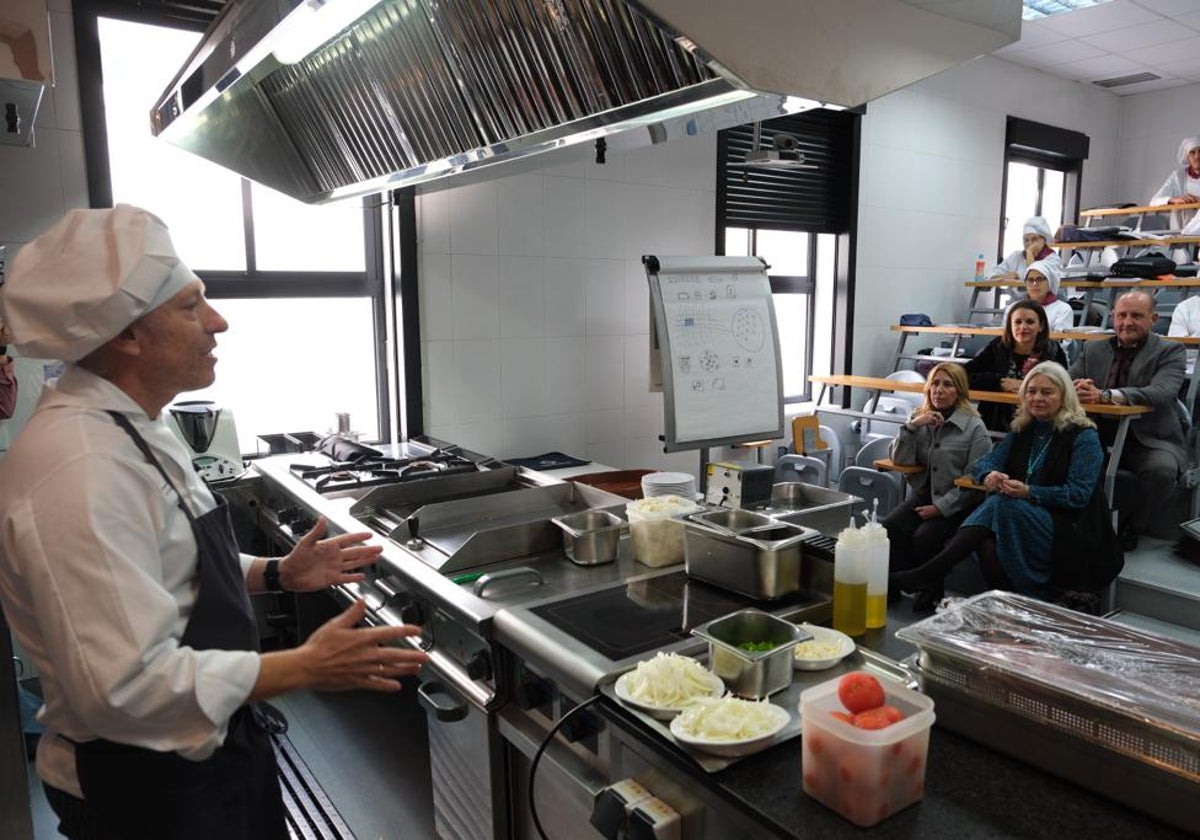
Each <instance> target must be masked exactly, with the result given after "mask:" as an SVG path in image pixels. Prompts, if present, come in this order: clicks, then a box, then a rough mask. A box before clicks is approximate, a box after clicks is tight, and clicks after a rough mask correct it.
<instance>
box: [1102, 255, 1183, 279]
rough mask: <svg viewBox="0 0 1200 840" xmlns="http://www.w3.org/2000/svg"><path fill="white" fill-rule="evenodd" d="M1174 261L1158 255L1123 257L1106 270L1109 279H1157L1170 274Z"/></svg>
mask: <svg viewBox="0 0 1200 840" xmlns="http://www.w3.org/2000/svg"><path fill="white" fill-rule="evenodd" d="M1174 271H1175V261H1174V260H1169V259H1167V258H1166V257H1164V256H1162V255H1160V254H1145V255H1144V256H1140V257H1124V258H1122V259H1119V260H1117V261H1116V262H1115V263H1113V264H1112V267H1111V268H1109V269H1108V273H1109V276H1110V277H1158V276H1160V275H1163V274H1172V273H1174Z"/></svg>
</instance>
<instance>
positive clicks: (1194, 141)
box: [1176, 136, 1200, 166]
mask: <svg viewBox="0 0 1200 840" xmlns="http://www.w3.org/2000/svg"><path fill="white" fill-rule="evenodd" d="M1197 146H1200V136H1193V137H1184V138H1183V140H1182V141H1181V142H1180V143H1179V153H1178V155H1176V157H1178V158H1179V165H1180V166H1187V165H1188V159H1187V153H1188V152H1190V151H1191V150H1192V149H1195V148H1196V147H1197Z"/></svg>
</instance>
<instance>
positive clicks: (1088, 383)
mask: <svg viewBox="0 0 1200 840" xmlns="http://www.w3.org/2000/svg"><path fill="white" fill-rule="evenodd" d="M1157 319H1158V313H1157V312H1155V310H1154V299H1153V298H1152V297H1151V296H1150V295H1149V294H1147V293H1146V292H1143V291H1131V292H1126V293H1125V294H1123V295H1121V297H1120V298H1118V299H1117V302H1116V305H1115V306H1114V307H1113V329H1114V330H1115V331H1116V335H1115V336H1114V337H1113V338H1111V339H1109V340H1107V341H1087V342H1084V346H1083V351H1082V352H1081V353H1080V354H1079V358H1078V359H1076V360H1075V363H1074V364H1073V365H1071V378H1072V379H1074V380H1075V393H1076V394H1078V395H1079V401H1080V402H1083V403H1111V404H1113V405H1152V406H1154V409H1155V410H1154V413H1153V414H1146V415H1143V416H1141V417H1139V418H1138V419H1136V420H1134V421H1133V422H1132V423H1130V425H1129V430H1130V434H1129V436H1128V438H1127V439H1126V441H1125V449H1124V451H1123V452H1122V453H1121V467H1122V469H1127V470H1130V471H1132V472H1134V473H1136V474H1137V476H1138V480H1139V483H1140V484H1141V485H1142V492H1140V493H1138V494H1137V498H1136V499H1132V500H1129V501H1130V503H1131V506H1132V509H1130V510H1124V511H1122V513H1123V514H1127V515H1126V516H1122V520H1123V521H1124V522H1125V525H1124V526H1123V530H1124V532H1125V534H1126V537H1125V542H1126V545H1127V547H1131V544H1132V543H1135V542H1136V534H1141V533H1145V532H1146V526H1147V524H1148V522H1149V521H1150V519H1151V515H1152V514H1153V512H1154V510H1155V508H1156V507H1159V506H1162V500H1163V499H1170V498H1172V496H1173V495H1174V490H1175V484H1176V482H1177V481H1178V479H1179V473H1180V471H1181V470H1183V469H1185V468H1186V466H1187V453H1186V452H1185V451H1184V446H1183V435H1184V431H1183V426H1182V424H1181V423H1180V420H1179V415H1178V414H1177V413H1176V409H1175V401H1176V399H1177V398H1178V396H1179V386H1180V385H1181V384H1182V383H1183V379H1184V368H1185V364H1186V358H1187V355H1186V352H1185V351H1184V348H1183V345H1181V344H1178V343H1176V342H1173V341H1166V340H1164V339H1163V338H1162V337H1160V336H1159V335H1157V334H1155V333H1154V332H1152V331H1151V327H1153V325H1154V322H1155V321H1156V320H1157ZM1099 427H1100V435H1101V439H1102V440H1103V441H1104V442H1105V444H1109V443H1111V442H1112V439H1113V436H1114V435H1115V433H1116V422H1115V421H1112V420H1108V421H1101V422H1100V423H1099Z"/></svg>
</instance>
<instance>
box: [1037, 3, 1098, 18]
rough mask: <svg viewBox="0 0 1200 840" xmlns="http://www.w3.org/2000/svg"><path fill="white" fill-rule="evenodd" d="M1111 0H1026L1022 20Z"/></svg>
mask: <svg viewBox="0 0 1200 840" xmlns="http://www.w3.org/2000/svg"><path fill="white" fill-rule="evenodd" d="M1108 2H1110V0H1024V3H1023V4H1022V5H1024V7H1025V8H1024V9H1023V10H1022V12H1021V19H1022V20H1038V19H1040V18H1046V17H1052V16H1054V15H1061V14H1063V13H1065V12H1074V11H1076V10H1077V9H1090V8H1091V7H1092V6H1101V5H1103V4H1105V3H1108Z"/></svg>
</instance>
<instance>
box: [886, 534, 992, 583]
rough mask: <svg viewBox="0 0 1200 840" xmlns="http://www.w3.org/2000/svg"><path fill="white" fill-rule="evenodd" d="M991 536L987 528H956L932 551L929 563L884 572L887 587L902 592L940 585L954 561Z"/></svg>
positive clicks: (960, 558)
mask: <svg viewBox="0 0 1200 840" xmlns="http://www.w3.org/2000/svg"><path fill="white" fill-rule="evenodd" d="M991 536H992V532H991V529H989V528H984V527H982V526H979V525H971V526H968V527H965V528H959V529H958V532H957V533H956V534H955V535H954V537H953V538H952V539H951V540H950V542H948V543H946V546H945V548H943V549H942V550H941V551H939V552H938V553H937V554H935V555H934V556H933V558H932V559H930V560H929V562H927V563H925V564H923V565H921V566H917V567H916V568H915V569H908V570H906V571H903V572H894V573H892V574H890V575H888V587H889V588H891V587H896V588H898V589H903V590H904V591H905V592H916V591H918V590H921V589H938V588H941V587H942V584H943V581H945V579H946V575H947V574H949V573H950V570H951V569H952V568H954V566H955V564H956V563H958V562H960V561H961V560H964V559H966V558H967V557H968V556H969V555H970V554H971V552H972V551H974V550H975V548H976V547H977V546H978V545H979V544H980V543H982V542H983V541H984V540H986V539H988V538H989V537H991Z"/></svg>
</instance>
